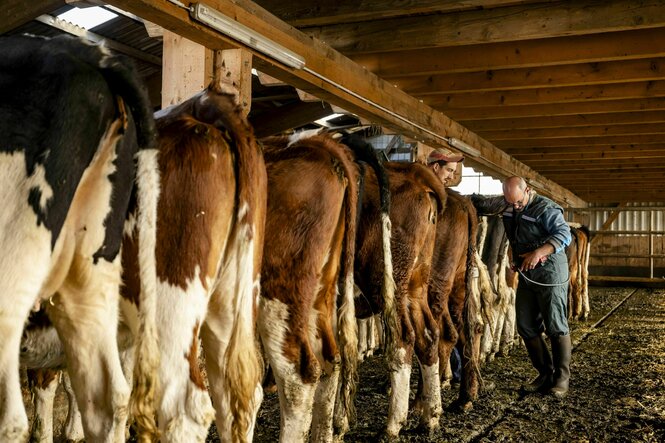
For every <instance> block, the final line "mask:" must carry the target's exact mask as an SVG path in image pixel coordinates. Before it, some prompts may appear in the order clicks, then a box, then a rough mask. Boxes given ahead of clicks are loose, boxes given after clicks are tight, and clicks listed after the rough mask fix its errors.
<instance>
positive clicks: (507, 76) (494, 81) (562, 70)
mask: <svg viewBox="0 0 665 443" xmlns="http://www.w3.org/2000/svg"><path fill="white" fill-rule="evenodd" d="M664 78H665V58H656V59H639V60H622V61H611V62H602V63H578V64H573V65H560V66H547V67H531V68H521V69H492V70H488V71H478V72H465V73H453V74H434V75H417V76H413V77H400V78H396V79H393V80H392V81H393V82H394V83H395V84H396V85H397V87H398V88H400V89H402V90H404V91H406V92H408V93H409V94H412V95H419V96H421V97H422V96H426V95H431V94H446V93H460V92H487V91H501V90H514V89H535V88H546V87H561V86H580V85H598V84H608V83H627V82H637V81H650V80H662V79H664Z"/></svg>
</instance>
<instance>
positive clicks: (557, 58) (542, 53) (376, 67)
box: [352, 27, 665, 80]
mask: <svg viewBox="0 0 665 443" xmlns="http://www.w3.org/2000/svg"><path fill="white" fill-rule="evenodd" d="M454 29H457V28H456V27H455V28H454ZM394 40H395V36H394V35H393V36H391V41H394ZM663 41H665V28H654V29H640V30H632V31H623V32H613V33H603V34H594V35H584V36H574V37H560V38H545V39H537V40H526V41H520V42H505V43H496V42H495V43H490V44H483V45H471V46H459V47H454V46H453V47H443V48H434V49H410V50H408V51H396V50H395V49H396V48H392V50H391V52H386V53H381V54H358V55H352V59H353V60H355V61H356V62H357V63H358V64H359V65H361V66H364V67H366V68H367V69H369V70H370V71H372V72H374V73H375V74H377V75H378V76H379V77H381V78H385V79H388V80H391V79H393V78H396V77H404V76H406V77H410V76H413V75H415V74H426V75H430V74H437V73H453V72H476V71H487V70H498V69H511V68H528V67H538V66H552V65H565V64H571V63H596V62H603V61H611V60H629V59H640V58H654V57H665V47H663V45H662V43H661V42H663Z"/></svg>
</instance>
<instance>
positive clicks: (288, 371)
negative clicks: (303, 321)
mask: <svg viewBox="0 0 665 443" xmlns="http://www.w3.org/2000/svg"><path fill="white" fill-rule="evenodd" d="M259 308H260V314H259V318H260V319H261V321H260V323H259V328H260V332H261V339H262V341H263V346H264V350H265V353H266V356H267V357H268V361H269V363H270V367H271V368H272V370H273V374H274V375H275V381H276V383H277V391H278V393H279V406H280V412H281V414H280V435H279V440H280V442H282V443H291V442H303V441H305V440H306V439H307V434H308V432H309V429H310V425H311V422H312V407H313V404H314V395H315V392H316V388H317V383H316V382H317V380H318V378H319V374H320V372H321V369H320V365H319V363H318V361H317V359H316V357H315V356H314V354H313V353H312V350H311V349H310V348H309V347H308V345H307V343H300V344H298V345H297V346H299V348H300V352H299V360H300V361H299V362H298V363H296V362H294V361H292V359H290V358H288V357H287V356H286V355H285V354H284V349H285V347H286V346H285V343H286V341H287V340H289V341H292V340H293V339H294V337H293V336H292V334H293V333H292V332H291V331H290V328H289V323H288V319H289V318H290V316H291V315H290V312H289V307H288V305H286V304H285V303H283V302H281V301H279V300H274V299H273V300H269V299H267V298H262V299H261V302H260V304H259ZM289 347H293V344H292V343H290V344H289Z"/></svg>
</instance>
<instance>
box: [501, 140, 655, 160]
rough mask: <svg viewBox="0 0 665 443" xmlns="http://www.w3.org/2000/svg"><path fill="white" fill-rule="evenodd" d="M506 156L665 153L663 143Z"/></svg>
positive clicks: (567, 148) (532, 151) (546, 149)
mask: <svg viewBox="0 0 665 443" xmlns="http://www.w3.org/2000/svg"><path fill="white" fill-rule="evenodd" d="M504 151H505V152H507V153H508V154H510V155H512V156H515V157H521V156H531V155H535V156H543V155H545V156H550V155H558V154H561V155H568V154H572V155H599V154H600V155H602V154H605V155H612V154H613V153H624V152H626V153H630V152H633V153H640V152H651V151H654V152H662V151H665V142H664V143H661V144H650V145H649V144H647V145H644V146H641V145H630V144H628V145H594V146H553V147H543V148H522V149H512V148H506V149H504Z"/></svg>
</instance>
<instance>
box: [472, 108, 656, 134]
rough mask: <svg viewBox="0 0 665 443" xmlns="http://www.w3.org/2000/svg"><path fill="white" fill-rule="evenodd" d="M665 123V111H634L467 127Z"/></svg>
mask: <svg viewBox="0 0 665 443" xmlns="http://www.w3.org/2000/svg"><path fill="white" fill-rule="evenodd" d="M644 123H665V111H632V112H612V113H604V114H574V115H558V116H547V117H542V116H538V117H523V118H497V119H493V120H467V121H465V123H464V124H465V126H467V127H469V128H470V129H472V130H474V131H476V132H482V131H499V130H507V131H512V130H516V129H534V128H576V127H592V126H605V125H629V124H644Z"/></svg>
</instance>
